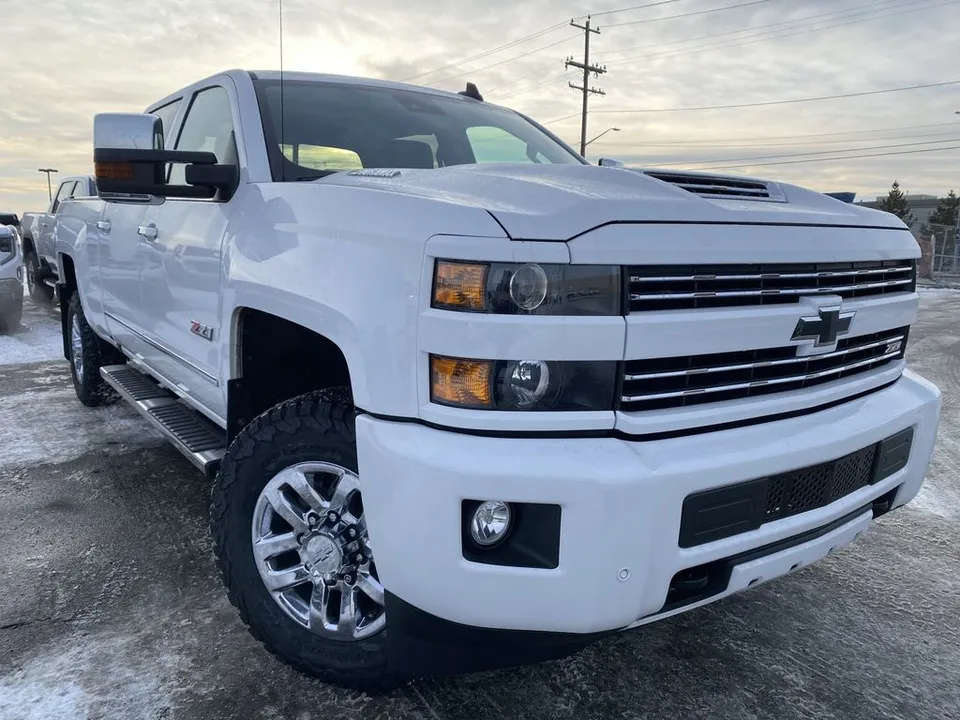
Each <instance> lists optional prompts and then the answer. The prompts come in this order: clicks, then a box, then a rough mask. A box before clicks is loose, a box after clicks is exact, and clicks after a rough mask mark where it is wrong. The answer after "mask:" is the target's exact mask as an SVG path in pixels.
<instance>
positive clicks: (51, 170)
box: [37, 168, 60, 201]
mask: <svg viewBox="0 0 960 720" xmlns="http://www.w3.org/2000/svg"><path fill="white" fill-rule="evenodd" d="M37 172H42V173H46V174H47V199H48V200H51V201H52V200H53V188H52V187H51V186H50V173H55V172H60V171H59V170H57V169H56V168H37Z"/></svg>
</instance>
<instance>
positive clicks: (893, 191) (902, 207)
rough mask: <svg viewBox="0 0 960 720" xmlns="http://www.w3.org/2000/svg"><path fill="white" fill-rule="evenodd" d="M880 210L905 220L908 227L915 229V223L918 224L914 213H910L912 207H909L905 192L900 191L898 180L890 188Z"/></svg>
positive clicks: (881, 202)
mask: <svg viewBox="0 0 960 720" xmlns="http://www.w3.org/2000/svg"><path fill="white" fill-rule="evenodd" d="M880 209H881V210H885V211H887V212H888V213H892V214H894V215H896V216H897V217H898V218H900V219H901V220H903V222H904V224H905V225H906V226H907V227H913V223H915V222H916V218H915V217H914V216H913V213H912V212H910V207H909V206H908V205H907V196H906V195H904V194H903V191H902V190H901V189H900V183H899V182H898V181H897V180H894V181H893V185H891V186H890V192H889V193H888V194H887V196H886V197H885V198H884V199H883V200H881V201H880Z"/></svg>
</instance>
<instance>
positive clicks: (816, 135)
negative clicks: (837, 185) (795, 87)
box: [689, 121, 960, 143]
mask: <svg viewBox="0 0 960 720" xmlns="http://www.w3.org/2000/svg"><path fill="white" fill-rule="evenodd" d="M958 122H960V121H958ZM958 122H949V123H934V124H932V125H901V126H899V127H892V128H891V127H888V128H873V129H871V130H846V131H842V132H832V133H814V134H811V135H767V136H764V137H758V138H749V139H748V138H739V137H734V138H713V139H709V140H695V141H689V142H703V143H715V142H736V141H738V140H742V141H744V142H753V141H755V140H798V139H800V138H819V137H835V136H837V135H864V134H867V133H875V132H895V131H899V130H924V129H927V128H934V127H957V126H958ZM850 142H853V141H850Z"/></svg>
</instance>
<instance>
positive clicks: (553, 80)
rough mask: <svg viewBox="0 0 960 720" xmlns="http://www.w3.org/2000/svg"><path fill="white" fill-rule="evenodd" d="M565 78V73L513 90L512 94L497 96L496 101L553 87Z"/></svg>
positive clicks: (491, 91) (492, 92) (492, 91)
mask: <svg viewBox="0 0 960 720" xmlns="http://www.w3.org/2000/svg"><path fill="white" fill-rule="evenodd" d="M566 77H567V74H566V73H564V74H563V75H557V76H556V77H552V78H550V79H549V80H544V81H543V82H539V83H537V84H536V85H530V86H529V87H525V88H520V89H519V90H513V91H512V92H508V93H507V94H506V95H500V96H498V100H500V101H503V100H506V99H508V98H512V97H514V96H515V95H522V94H523V93H525V92H529V91H530V90H536V89H537V88H542V87H546V86H547V85H553V84H554V83H557V82H560V81H561V80H565V79H566ZM495 92H496V89H494V90H490V91H489V93H490V94H491V95H492V94H494V93H495Z"/></svg>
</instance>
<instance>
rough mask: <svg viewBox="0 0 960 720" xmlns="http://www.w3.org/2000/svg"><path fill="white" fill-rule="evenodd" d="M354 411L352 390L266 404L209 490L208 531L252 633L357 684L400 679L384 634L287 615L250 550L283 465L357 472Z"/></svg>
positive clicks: (333, 677) (287, 658) (275, 650)
mask: <svg viewBox="0 0 960 720" xmlns="http://www.w3.org/2000/svg"><path fill="white" fill-rule="evenodd" d="M356 415H357V413H356V410H355V408H354V407H353V404H352V402H351V398H350V393H349V390H347V389H345V388H334V389H328V390H320V391H315V392H311V393H307V394H305V395H301V396H299V397H296V398H293V399H291V400H288V401H286V402H283V403H280V404H279V405H276V406H274V407H273V408H271V409H269V410H267V411H266V412H264V413H263V414H261V415H260V416H258V417H257V418H255V419H254V420H253V421H252V422H250V424H249V425H247V426H246V427H245V428H244V429H243V430H241V431H240V432H239V433H238V434H237V437H236V438H235V439H234V441H233V442H232V443H231V444H230V447H229V448H228V449H227V452H226V453H225V455H224V457H223V460H222V461H221V464H220V470H219V472H218V473H217V477H216V480H215V481H214V485H213V489H212V492H211V504H210V530H211V534H212V535H213V540H214V553H215V555H216V561H217V566H218V568H219V569H220V572H221V575H222V577H223V581H224V584H225V585H226V587H227V591H228V595H229V598H230V602H231V603H232V604H233V605H234V606H235V607H236V608H237V610H238V611H239V613H240V617H241V619H242V620H243V622H244V623H245V624H246V625H247V627H248V629H249V631H250V634H251V635H252V636H253V637H254V638H256V639H257V640H259V641H260V642H261V643H263V645H264V646H265V647H266V649H267V650H268V651H269V652H271V653H272V654H274V655H275V656H277V657H278V658H279V659H280V660H282V661H283V662H285V663H287V664H288V665H290V666H292V667H293V668H295V669H296V670H298V671H300V672H303V673H305V674H308V675H312V676H314V677H317V678H319V679H321V680H324V681H326V682H330V683H333V684H336V685H339V686H341V687H346V688H350V689H354V690H364V691H369V692H386V691H389V690H391V689H394V688H396V687H397V686H399V685H400V684H401V682H400V681H399V679H398V678H397V677H395V676H393V675H391V674H390V673H388V672H387V670H386V633H387V630H386V629H384V630H382V631H381V632H379V633H377V634H376V635H374V636H372V637H370V638H365V639H363V640H357V641H353V642H343V641H336V640H330V639H326V638H322V637H320V636H317V635H314V634H312V633H310V632H309V631H308V630H306V629H305V628H303V627H302V626H300V625H299V624H298V623H296V622H295V621H293V620H292V619H291V618H289V617H288V616H287V615H286V613H284V612H283V610H282V609H281V608H280V607H279V606H278V605H277V603H276V601H275V600H274V599H273V597H271V595H270V593H269V591H267V589H266V587H265V586H264V584H263V581H262V580H261V578H260V575H259V571H258V569H257V566H256V562H255V560H254V558H253V553H252V550H251V543H252V538H251V521H252V516H253V509H254V507H255V505H256V502H257V498H258V497H259V495H260V492H261V491H262V489H263V487H264V486H265V485H266V484H267V482H268V481H269V480H270V478H272V477H273V476H274V475H275V474H276V473H278V472H279V471H280V470H283V469H284V468H286V467H290V466H291V465H294V464H296V463H299V462H307V461H311V460H313V461H326V462H333V463H336V464H339V465H342V466H343V467H346V468H348V469H350V470H353V471H354V472H356V471H357V451H356V434H355V429H354V427H355V426H354V420H355V418H356Z"/></svg>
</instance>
